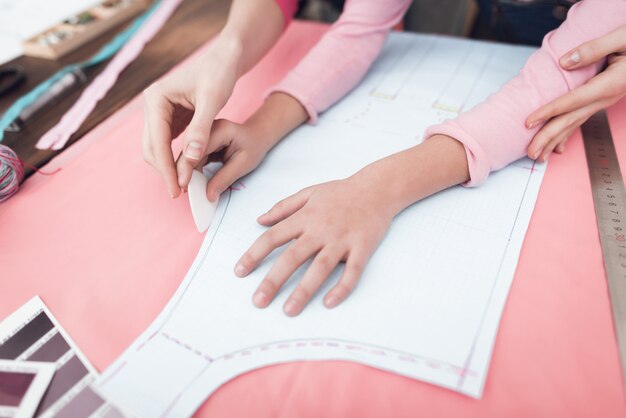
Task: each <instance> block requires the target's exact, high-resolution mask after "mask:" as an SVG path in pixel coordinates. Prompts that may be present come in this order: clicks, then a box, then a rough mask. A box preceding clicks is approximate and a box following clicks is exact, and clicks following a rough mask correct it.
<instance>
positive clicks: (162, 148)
mask: <svg viewBox="0 0 626 418" xmlns="http://www.w3.org/2000/svg"><path fill="white" fill-rule="evenodd" d="M173 109H174V106H173V105H172V103H171V102H170V101H169V100H168V99H167V98H166V97H165V95H163V94H162V93H161V91H160V90H159V89H158V88H156V87H154V86H153V87H150V88H148V89H147V90H146V91H145V92H144V159H145V160H146V161H147V162H148V163H149V164H150V165H152V166H153V167H154V168H155V169H156V170H157V172H158V173H159V174H160V175H161V177H162V178H163V180H164V181H165V185H166V187H167V191H168V193H169V195H170V196H171V197H177V196H178V195H179V194H180V187H179V186H178V181H177V175H176V166H175V164H174V156H173V155H172V137H171V128H170V126H171V125H170V124H171V122H172V120H171V118H172V113H173Z"/></svg>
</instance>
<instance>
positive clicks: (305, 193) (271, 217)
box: [257, 187, 314, 226]
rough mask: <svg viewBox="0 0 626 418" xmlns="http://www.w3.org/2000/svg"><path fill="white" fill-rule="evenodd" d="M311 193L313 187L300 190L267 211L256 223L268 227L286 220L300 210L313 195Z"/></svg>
mask: <svg viewBox="0 0 626 418" xmlns="http://www.w3.org/2000/svg"><path fill="white" fill-rule="evenodd" d="M313 191H314V187H307V188H306V189H302V190H300V191H299V192H298V193H296V194H293V195H291V196H289V197H288V198H286V199H283V200H281V201H280V202H278V203H277V204H275V205H274V206H273V207H272V208H271V209H270V210H269V211H267V212H266V213H264V214H263V215H261V216H259V218H258V219H257V221H258V222H259V223H260V224H261V225H265V226H270V225H274V224H276V223H278V222H280V221H282V220H284V219H286V218H288V217H289V216H291V215H293V214H294V213H296V212H297V211H299V210H300V209H302V207H303V206H304V205H305V204H306V202H307V201H308V200H309V198H310V197H311V194H313Z"/></svg>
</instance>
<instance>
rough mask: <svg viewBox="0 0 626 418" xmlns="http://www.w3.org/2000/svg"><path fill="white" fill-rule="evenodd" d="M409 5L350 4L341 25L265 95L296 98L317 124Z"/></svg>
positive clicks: (401, 1)
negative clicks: (285, 95) (318, 118)
mask: <svg viewBox="0 0 626 418" xmlns="http://www.w3.org/2000/svg"><path fill="white" fill-rule="evenodd" d="M283 1H285V0H283ZM410 4H411V0H393V1H391V0H390V1H380V0H348V1H347V2H346V4H345V7H344V11H343V13H342V14H341V17H340V18H339V20H338V21H337V22H336V23H335V24H334V25H332V27H331V29H330V30H329V31H328V32H327V33H326V34H325V35H324V37H323V38H322V39H321V40H320V41H319V43H318V44H317V45H316V46H315V47H314V48H313V49H312V50H311V51H310V52H309V53H308V55H307V56H306V58H305V59H303V60H302V61H301V62H300V63H299V64H298V65H297V66H296V67H295V68H294V69H293V70H291V71H290V72H289V74H288V75H287V76H286V77H285V78H284V79H283V80H282V81H281V82H280V83H279V84H278V85H276V86H274V87H273V88H272V89H270V90H269V91H268V93H267V94H271V93H273V92H276V91H281V92H284V93H287V94H289V95H290V96H293V97H295V98H296V99H297V100H298V101H299V102H300V103H301V104H302V105H303V106H304V107H305V109H306V111H307V112H308V114H309V118H310V122H311V123H315V121H316V120H317V115H318V113H319V112H322V111H324V110H326V109H327V108H328V107H329V106H331V105H332V104H334V103H335V102H337V101H338V100H339V99H341V98H342V97H343V96H345V95H346V93H347V92H348V91H350V90H351V89H352V88H353V87H354V86H355V85H356V84H357V83H358V82H359V81H361V79H362V78H363V76H364V75H365V73H366V72H367V70H368V68H369V67H370V65H371V64H372V62H373V61H374V60H375V59H376V57H377V56H378V54H379V53H380V50H381V49H382V47H383V44H384V42H385V39H387V35H388V34H389V31H390V30H391V28H392V27H393V26H394V25H395V24H396V23H398V22H399V21H400V19H402V16H404V13H405V12H406V10H407V9H408V8H409V5H410Z"/></svg>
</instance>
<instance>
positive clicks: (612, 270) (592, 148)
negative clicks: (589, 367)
mask: <svg viewBox="0 0 626 418" xmlns="http://www.w3.org/2000/svg"><path fill="white" fill-rule="evenodd" d="M581 129H582V133H583V141H584V144H585V154H586V156H587V166H588V169H589V178H590V180H591V190H592V194H593V203H594V207H595V212H596V220H597V223H598V233H599V235H600V244H601V247H602V256H603V258H604V266H605V269H606V277H607V282H608V288H609V294H610V299H611V306H612V309H613V325H614V328H615V334H616V336H617V344H618V348H619V354H620V359H621V365H622V378H623V379H625V380H626V237H625V234H626V230H625V229H626V190H625V189H624V180H623V177H622V172H621V170H620V166H619V161H618V159H617V152H616V151H615V145H614V143H613V138H612V136H611V129H610V127H609V121H608V118H607V115H606V112H605V111H601V112H598V113H596V114H595V115H593V116H592V117H591V118H590V119H589V120H588V121H587V122H585V123H584V124H583V126H582V128H581Z"/></svg>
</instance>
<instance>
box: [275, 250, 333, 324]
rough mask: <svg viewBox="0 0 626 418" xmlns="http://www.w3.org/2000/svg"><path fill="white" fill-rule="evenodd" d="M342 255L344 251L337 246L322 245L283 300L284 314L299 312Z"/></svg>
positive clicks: (293, 314) (296, 313) (291, 314)
mask: <svg viewBox="0 0 626 418" xmlns="http://www.w3.org/2000/svg"><path fill="white" fill-rule="evenodd" d="M343 256H344V253H343V252H342V251H340V250H338V249H337V248H331V247H324V249H323V250H322V251H320V252H319V253H318V254H317V256H316V257H315V259H314V260H313V262H312V263H311V265H310V266H309V268H308V269H307V271H306V273H305V274H304V277H302V280H300V283H298V286H297V287H296V289H295V290H294V291H293V293H291V295H290V296H289V298H288V299H287V301H286V302H285V305H284V306H283V311H284V312H285V314H287V315H288V316H296V315H298V314H300V312H302V310H303V309H304V307H305V306H306V305H307V304H308V303H309V301H310V300H311V298H312V297H313V295H314V294H315V292H317V290H318V289H319V287H320V286H321V285H322V283H324V281H325V280H326V279H327V278H328V276H330V274H331V273H332V272H333V270H335V268H336V267H337V265H338V264H339V263H340V262H341V259H342V258H343ZM294 271H295V270H294Z"/></svg>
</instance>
